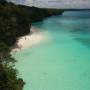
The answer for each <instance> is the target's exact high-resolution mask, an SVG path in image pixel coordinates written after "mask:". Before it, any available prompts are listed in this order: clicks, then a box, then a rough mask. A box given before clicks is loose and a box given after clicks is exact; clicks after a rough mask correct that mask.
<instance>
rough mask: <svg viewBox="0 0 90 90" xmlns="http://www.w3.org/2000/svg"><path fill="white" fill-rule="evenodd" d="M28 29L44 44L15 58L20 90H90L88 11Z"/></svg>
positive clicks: (74, 12)
mask: <svg viewBox="0 0 90 90" xmlns="http://www.w3.org/2000/svg"><path fill="white" fill-rule="evenodd" d="M32 26H34V27H35V28H37V29H38V30H39V31H40V32H42V33H43V35H44V37H45V38H46V40H45V41H44V40H43V42H41V43H39V44H37V45H35V46H33V47H32V48H28V49H26V50H22V51H20V52H17V53H16V54H15V58H16V59H17V60H18V62H17V63H16V68H17V69H18V70H19V74H20V77H22V78H23V79H24V81H25V82H26V85H25V86H24V90H90V11H66V12H64V14H63V16H53V17H50V18H47V19H45V20H44V21H42V22H38V23H34V24H33V25H32Z"/></svg>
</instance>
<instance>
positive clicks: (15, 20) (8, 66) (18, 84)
mask: <svg viewBox="0 0 90 90" xmlns="http://www.w3.org/2000/svg"><path fill="white" fill-rule="evenodd" d="M62 12H63V10H58V11H56V10H50V9H48V10H47V9H40V8H36V7H28V6H23V5H15V4H13V3H10V2H9V3H8V2H7V1H6V0H0V90H22V89H23V86H24V84H25V83H24V81H23V79H22V78H18V73H17V70H16V69H15V68H14V66H15V62H16V60H15V59H14V58H13V57H12V55H11V54H10V52H11V49H10V47H11V46H13V45H14V44H15V43H16V41H17V38H18V37H20V36H23V35H26V34H28V33H30V27H31V23H32V22H37V21H41V20H43V19H44V18H45V17H48V16H52V15H57V14H60V15H61V14H62Z"/></svg>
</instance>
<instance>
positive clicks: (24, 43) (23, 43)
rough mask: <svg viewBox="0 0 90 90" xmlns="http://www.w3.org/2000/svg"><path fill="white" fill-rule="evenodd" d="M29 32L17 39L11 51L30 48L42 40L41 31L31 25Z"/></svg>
mask: <svg viewBox="0 0 90 90" xmlns="http://www.w3.org/2000/svg"><path fill="white" fill-rule="evenodd" d="M31 32H32V33H30V34H28V35H26V36H22V37H20V38H19V39H18V41H17V46H15V47H13V49H12V52H17V51H21V50H23V49H27V48H30V47H32V46H34V45H36V44H38V43H40V42H42V41H43V39H44V35H43V33H42V32H39V31H38V30H37V29H36V28H34V27H31Z"/></svg>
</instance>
